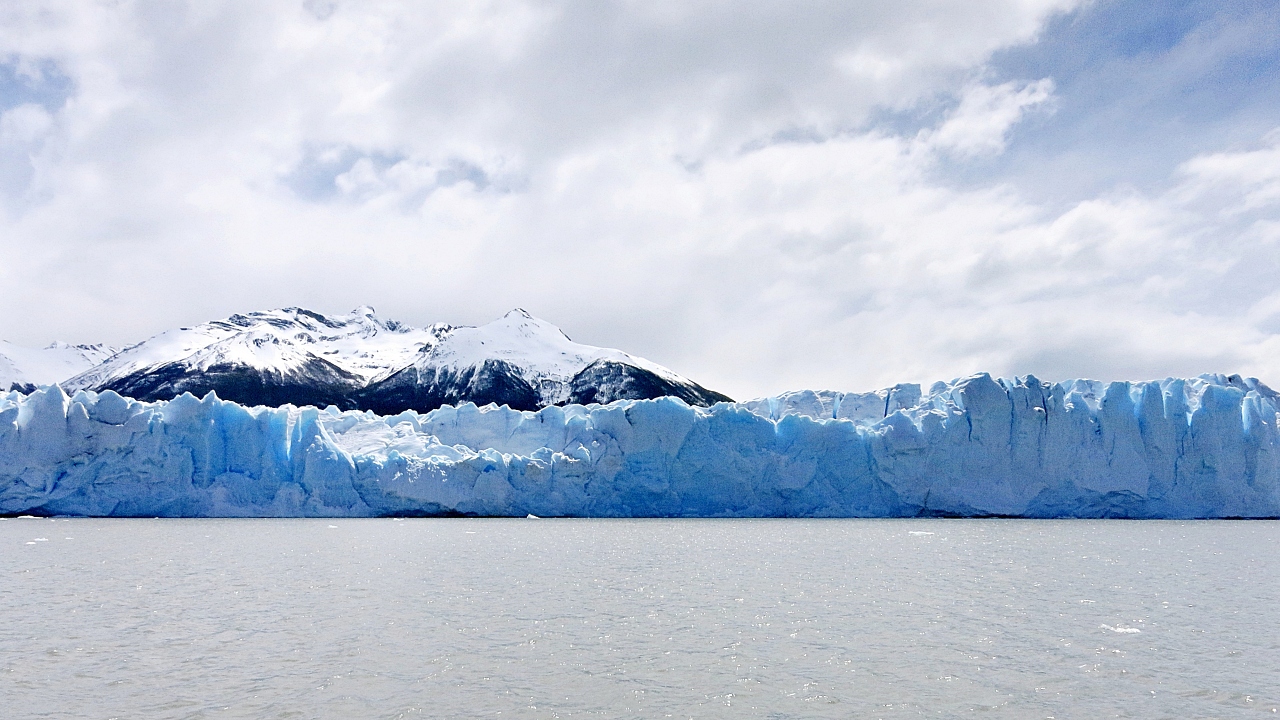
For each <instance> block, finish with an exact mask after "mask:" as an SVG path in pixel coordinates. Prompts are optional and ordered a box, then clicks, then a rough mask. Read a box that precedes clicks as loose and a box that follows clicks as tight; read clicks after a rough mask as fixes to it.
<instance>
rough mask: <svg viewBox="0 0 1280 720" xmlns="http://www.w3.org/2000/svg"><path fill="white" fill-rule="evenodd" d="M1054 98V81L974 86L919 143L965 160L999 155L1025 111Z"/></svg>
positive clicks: (967, 90) (968, 89)
mask: <svg viewBox="0 0 1280 720" xmlns="http://www.w3.org/2000/svg"><path fill="white" fill-rule="evenodd" d="M1052 97H1053V80H1052V79H1051V78H1042V79H1040V80H1038V81H1036V82H1033V83H1027V84H1023V85H1019V84H1018V83H1013V82H1007V83H1003V84H1000V85H994V86H992V85H982V84H975V85H972V86H970V87H969V88H967V89H966V90H965V91H964V94H963V95H962V96H961V99H960V105H959V106H958V107H957V108H956V109H955V111H953V112H952V113H951V114H950V115H949V116H948V117H947V120H946V122H944V123H942V125H940V126H939V127H937V128H933V129H930V130H928V131H924V132H922V133H921V139H922V140H923V141H924V142H926V143H928V144H929V145H932V146H933V147H935V148H938V149H941V150H946V151H949V152H951V153H953V154H955V155H958V156H961V157H966V156H974V155H982V154H987V153H998V152H1000V151H1001V150H1003V149H1004V146H1005V136H1006V135H1008V133H1009V130H1010V128H1012V127H1013V126H1014V125H1015V124H1017V122H1018V121H1019V120H1021V119H1022V116H1023V114H1024V113H1026V112H1027V110H1028V109H1030V108H1033V107H1036V106H1038V105H1042V104H1044V103H1045V102H1047V101H1049V100H1050V98H1052Z"/></svg>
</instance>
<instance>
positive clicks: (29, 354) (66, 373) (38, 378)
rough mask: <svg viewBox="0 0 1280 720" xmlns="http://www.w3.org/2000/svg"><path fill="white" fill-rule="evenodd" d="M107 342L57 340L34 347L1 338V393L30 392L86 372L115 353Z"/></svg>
mask: <svg viewBox="0 0 1280 720" xmlns="http://www.w3.org/2000/svg"><path fill="white" fill-rule="evenodd" d="M115 352H116V349H115V348H113V347H109V346H106V345H69V344H67V343H64V342H55V343H53V344H52V345H49V346H48V347H44V348H39V349H34V348H25V347H21V346H19V345H14V344H13V343H11V342H8V341H4V340H0V392H7V391H9V390H11V389H12V390H20V391H22V392H31V391H32V390H34V389H36V387H38V386H40V385H50V384H52V383H56V382H58V381H60V380H64V379H66V378H68V377H71V376H72V375H75V374H76V373H80V372H84V371H85V370H88V369H89V368H91V367H93V366H94V365H97V364H98V363H101V362H102V361H104V360H106V359H107V358H109V357H111V356H112V355H114V354H115Z"/></svg>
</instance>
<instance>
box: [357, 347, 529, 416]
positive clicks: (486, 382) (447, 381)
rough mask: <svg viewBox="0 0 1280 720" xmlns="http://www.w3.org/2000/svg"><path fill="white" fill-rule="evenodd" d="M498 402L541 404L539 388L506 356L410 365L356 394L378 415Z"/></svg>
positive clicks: (523, 406) (517, 406)
mask: <svg viewBox="0 0 1280 720" xmlns="http://www.w3.org/2000/svg"><path fill="white" fill-rule="evenodd" d="M464 402H473V403H475V404H476V405H487V404H489V403H495V404H497V405H506V406H508V407H510V408H512V409H514V410H537V409H539V408H540V407H542V405H541V403H540V402H539V397H538V391H537V389H536V388H534V387H533V385H531V384H529V382H528V381H527V380H525V379H524V377H523V376H522V375H521V374H520V371H519V368H517V367H515V366H514V365H512V364H511V363H508V362H505V361H503V360H485V361H484V362H483V363H481V364H480V365H477V366H474V367H470V368H466V369H463V370H456V371H455V370H452V369H450V368H430V369H424V370H419V369H418V368H416V367H413V366H410V367H407V368H405V369H403V370H401V371H400V372H397V373H396V374H394V375H392V376H390V377H388V378H386V379H384V380H381V381H379V382H376V383H373V384H372V385H370V386H368V387H366V388H365V389H363V390H361V391H359V392H358V393H356V394H355V403H356V406H357V407H359V408H360V409H361V410H372V411H374V412H375V413H377V414H379V415H394V414H396V413H399V412H403V411H405V410H416V411H418V412H428V411H431V410H435V409H436V408H438V407H440V406H441V405H458V404H460V403H464Z"/></svg>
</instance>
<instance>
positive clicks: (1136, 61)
mask: <svg viewBox="0 0 1280 720" xmlns="http://www.w3.org/2000/svg"><path fill="white" fill-rule="evenodd" d="M0 113H2V114H0V287H3V293H2V294H0V338H5V339H8V340H10V341H13V342H17V343H20V344H26V345H43V344H46V343H48V342H49V341H51V340H54V339H65V340H72V341H81V342H88V341H93V342H98V341H104V342H109V343H127V342H133V341H136V340H139V339H142V338H144V337H146V336H149V335H151V334H153V333H156V332H159V331H161V330H164V329H167V328H171V327H175V326H179V325H189V324H194V323H198V322H202V321H205V320H209V319H213V318H218V317H224V316H226V315H229V314H231V313H234V312H240V311H247V310H255V309H268V308H274V307H283V306H290V305H301V306H304V307H309V308H312V309H315V310H319V311H321V312H333V313H341V312H345V311H347V310H350V309H351V308H353V307H355V306H357V305H362V304H371V305H374V306H375V307H377V308H378V311H379V314H381V315H383V316H384V317H388V318H394V319H399V320H401V321H404V322H409V323H413V324H424V325H425V324H429V323H432V322H438V321H443V322H452V323H456V324H462V323H465V324H476V323H482V322H485V321H488V320H490V319H492V318H494V317H497V316H498V315H500V314H502V313H503V312H505V311H506V310H508V309H510V308H512V307H517V306H518V307H524V308H526V309H528V310H529V311H530V312H532V313H534V314H535V315H538V316H540V317H543V318H545V319H547V320H550V321H552V322H554V323H556V324H558V325H560V326H561V327H563V328H564V329H565V331H566V332H567V333H568V334H569V335H570V336H571V337H573V338H574V339H575V340H578V341H580V342H587V343H591V344H595V345H608V346H613V347H619V348H622V349H625V350H628V351H630V352H633V353H636V354H640V355H643V356H646V357H649V358H650V359H653V360H655V361H658V362H661V363H663V364H665V365H668V366H669V367H672V368H674V369H676V370H677V371H680V372H682V373H684V374H686V375H689V376H691V377H693V378H695V379H696V380H698V381H700V382H702V383H704V384H706V385H708V386H710V387H714V388H716V389H719V390H722V391H724V392H727V393H728V394H730V395H733V396H735V397H751V396H758V395H762V394H765V393H773V392H777V391H782V390H787V389H795V388H801V387H826V388H836V389H844V390H864V389H871V388H876V387H882V386H885V385H889V384H892V383H895V382H900V381H932V380H937V379H945V378H952V377H956V376H961V375H966V374H969V373H972V372H975V371H980V370H985V371H990V372H992V373H995V374H1000V375H1013V374H1018V375H1022V374H1027V373H1033V374H1036V375H1038V376H1040V377H1042V378H1045V379H1054V380H1058V379H1065V378H1068V377H1076V376H1087V377H1096V378H1102V379H1121V378H1124V379H1149V378H1154V377H1163V376H1167V375H1188V374H1198V373H1202V372H1209V371H1220V372H1241V373H1245V374H1251V375H1257V376H1259V377H1261V378H1263V379H1264V380H1268V381H1270V382H1272V383H1273V384H1277V385H1280V5H1277V4H1276V3H1275V2H1271V1H1270V0H1257V1H1256V2H1247V1H1237V0H1209V1H1204V2H1197V1H1188V2H1169V3H1150V2H1146V1H1140V0H1114V1H1105V0H1098V1H1097V2H1076V1H1075V0H972V1H970V2H963V3H956V2H929V1H924V0H900V1H899V2H894V3H883V2H866V3H858V2H850V1H848V0H844V1H840V2H821V1H818V0H815V1H814V2H806V3H795V2H748V1H745V0H744V1H742V2H734V3H728V2H722V1H719V0H708V1H706V2H689V1H683V0H682V1H676V2H666V1H665V0H644V1H643V2H633V1H619V2H612V3H609V2H599V1H598V0H583V1H582V2H572V1H567V2H520V1H511V2H504V1H493V2H480V1H476V0H467V1H465V2H434V3H428V2H390V1H384V2H379V1H376V0H366V1H362V2H349V1H347V0H306V1H305V2H302V1H301V0H298V1H287V2H259V1H254V2H242V3H220V2H216V1H214V0H201V1H200V2H189V3H186V2H176V1H175V2H141V1H136V2H135V1H130V0H113V1H111V2H91V1H90V0H82V1H78V2H43V1H37V0H0Z"/></svg>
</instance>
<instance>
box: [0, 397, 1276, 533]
mask: <svg viewBox="0 0 1280 720" xmlns="http://www.w3.org/2000/svg"><path fill="white" fill-rule="evenodd" d="M1278 405H1280V399H1278V397H1277V394H1276V393H1275V392H1274V391H1273V390H1271V389H1270V388H1268V387H1267V386H1266V385H1264V384H1262V383H1261V382H1258V381H1257V380H1255V379H1251V378H1249V379H1246V378H1241V377H1239V376H1235V375H1232V376H1223V375H1203V376H1200V377H1198V378H1190V379H1167V380H1161V381H1153V382H1137V383H1130V382H1112V383H1102V382H1097V381H1092V380H1074V381H1068V382H1061V383H1048V382H1043V381H1040V380H1038V379H1037V378H1035V377H1033V376H1025V377H1019V378H1014V379H998V378H993V377H991V376H990V375H986V374H979V375H974V376H971V377H967V378H962V379H959V380H955V381H952V382H945V383H937V384H935V385H933V386H932V387H930V388H928V389H924V388H922V387H921V386H919V385H899V386H895V387H894V388H889V389H887V390H882V391H879V392H875V393H861V394H858V393H837V392H829V391H822V392H817V391H803V392H798V393H788V394H786V395H782V396H778V397H772V398H764V399H761V400H755V401H751V402H747V403H727V402H726V403H718V404H716V405H714V406H711V407H705V408H704V407H692V406H689V405H687V404H685V403H684V402H682V401H681V400H679V399H677V398H660V399H656V400H622V401H617V402H613V403H610V404H607V405H596V404H592V405H585V406H583V405H569V406H563V407H559V406H552V407H546V408H543V409H541V410H538V411H536V412H533V411H519V410H512V409H510V408H507V407H505V406H504V407H498V406H494V405H489V406H484V407H477V406H475V405H474V404H470V403H464V404H461V405H459V406H457V407H454V406H448V405H447V406H444V407H441V408H439V409H437V410H433V411H431V412H428V413H425V414H422V413H417V412H413V411H406V412H403V413H400V414H397V415H392V416H378V415H375V414H373V413H372V412H359V411H351V410H348V411H340V410H338V409H337V408H336V407H332V406H331V407H328V408H325V409H319V408H316V407H310V406H307V407H301V408H299V407H294V406H289V405H286V406H283V407H278V408H271V407H244V406H241V405H238V404H236V403H234V402H230V401H225V400H221V399H219V398H218V397H217V396H216V394H214V393H209V394H208V395H206V396H205V397H204V398H202V399H201V398H196V397H194V396H192V395H190V394H185V395H181V396H179V397H177V398H175V399H173V400H170V401H157V402H142V401H137V400H132V399H128V398H125V397H122V396H120V395H118V394H116V393H115V392H112V391H103V392H98V393H95V392H90V391H86V390H80V391H77V392H75V393H74V394H73V395H67V393H66V392H64V391H63V390H62V388H61V387H59V386H57V385H51V386H46V387H43V388H40V389H38V390H36V391H34V392H31V393H29V394H24V393H21V392H17V391H10V392H8V393H7V394H4V395H0V513H3V514H9V515H14V514H36V515H84V516H147V517H150V516H161V517H192V516H200V517H252V516H273V517H286V516H310V517H369V516H447V515H474V516H518V517H524V516H526V515H536V516H539V517H552V516H577V517H912V516H964V517H983V516H1008V517H1125V518H1256V517H1267V518H1274V517H1280V452H1278V451H1280V435H1278V434H1277V417H1278V416H1277V407H1278Z"/></svg>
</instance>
